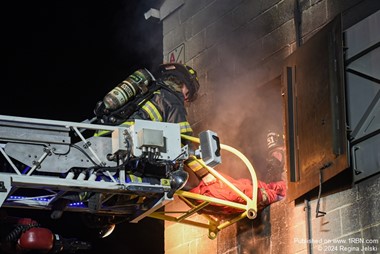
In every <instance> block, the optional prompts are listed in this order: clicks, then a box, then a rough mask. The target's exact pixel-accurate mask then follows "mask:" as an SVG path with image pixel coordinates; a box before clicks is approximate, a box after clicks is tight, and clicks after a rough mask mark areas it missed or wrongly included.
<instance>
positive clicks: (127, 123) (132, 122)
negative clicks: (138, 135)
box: [94, 121, 135, 137]
mask: <svg viewBox="0 0 380 254" xmlns="http://www.w3.org/2000/svg"><path fill="white" fill-rule="evenodd" d="M134 124H135V122H134V121H126V122H124V123H122V124H121V126H123V127H130V126H132V125H134ZM109 133H111V131H107V130H99V131H97V132H95V134H94V136H95V137H101V136H104V135H107V134H109Z"/></svg>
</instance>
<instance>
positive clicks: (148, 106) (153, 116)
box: [142, 101, 162, 122]
mask: <svg viewBox="0 0 380 254" xmlns="http://www.w3.org/2000/svg"><path fill="white" fill-rule="evenodd" d="M142 109H143V110H144V111H145V112H146V113H147V114H148V115H149V118H150V120H152V121H155V122H162V116H161V114H160V112H159V111H158V109H157V108H156V106H154V104H153V103H151V102H150V101H147V102H146V103H145V104H144V106H142Z"/></svg>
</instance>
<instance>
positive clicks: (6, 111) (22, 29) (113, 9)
mask: <svg viewBox="0 0 380 254" xmlns="http://www.w3.org/2000/svg"><path fill="white" fill-rule="evenodd" d="M161 2H162V1H160V0H143V1H140V0H133V1H132V0H125V1H122V0H111V1H106V0H104V1H89V0H84V1H43V2H42V1H6V2H2V3H1V7H0V13H1V14H0V18H1V45H2V46H1V49H2V54H1V61H2V62H3V64H2V68H1V69H2V71H1V75H0V83H1V100H0V114H1V115H13V116H22V117H34V118H43V119H52V120H64V121H73V122H80V121H83V120H85V119H88V118H92V117H93V108H94V106H95V104H96V102H97V101H99V100H101V99H102V98H103V97H104V95H105V94H106V93H108V92H109V91H110V90H111V89H112V88H113V87H115V86H116V85H117V84H118V83H119V82H120V81H122V80H123V79H124V78H126V77H127V76H128V75H129V74H131V73H132V72H133V71H135V70H136V69H138V68H142V67H146V68H148V69H150V70H153V69H154V67H155V66H157V65H158V64H159V63H161V61H162V24H161V23H159V22H157V21H152V20H149V21H147V20H145V19H144V13H145V12H146V11H147V10H149V8H151V7H159V6H160V5H161ZM15 214H16V215H18V216H26V217H31V216H36V218H37V219H39V220H40V221H41V222H42V223H43V224H45V225H48V226H49V227H50V226H51V227H52V229H53V230H55V232H56V233H59V234H62V236H64V237H78V238H82V239H84V240H90V241H93V243H94V244H95V248H94V249H95V250H92V251H87V252H84V253H112V254H114V253H116V254H117V253H123V254H124V253H125V254H139V253H144V254H145V253H153V254H160V253H163V222H162V221H157V220H153V219H144V220H143V221H141V222H139V223H137V224H130V223H123V224H120V225H118V226H117V227H116V230H115V232H114V233H113V234H112V235H111V236H109V237H108V238H105V239H102V240H98V239H96V238H95V237H94V236H93V235H92V233H91V232H89V231H88V230H87V229H84V227H83V225H82V224H81V222H80V220H78V219H77V217H78V216H77V215H76V214H70V213H68V214H66V215H64V217H63V218H62V219H61V220H57V221H51V220H49V218H48V215H49V214H48V213H44V212H38V211H28V210H17V211H16V212H15ZM69 225H70V226H69Z"/></svg>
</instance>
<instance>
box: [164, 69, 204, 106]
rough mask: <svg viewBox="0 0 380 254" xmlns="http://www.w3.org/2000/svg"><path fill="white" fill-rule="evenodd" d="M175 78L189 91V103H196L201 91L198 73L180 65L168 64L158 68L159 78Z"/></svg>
mask: <svg viewBox="0 0 380 254" xmlns="http://www.w3.org/2000/svg"><path fill="white" fill-rule="evenodd" d="M169 76H175V77H177V78H178V79H179V80H181V81H182V82H183V83H185V85H186V87H187V89H189V101H194V100H195V99H196V98H197V94H198V90H199V86H200V85H199V82H198V76H197V72H196V71H195V70H194V69H193V68H191V67H190V66H187V65H185V64H180V63H167V64H161V65H160V66H159V67H158V71H157V77H158V78H165V77H169Z"/></svg>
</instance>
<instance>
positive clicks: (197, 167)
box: [186, 160, 203, 172]
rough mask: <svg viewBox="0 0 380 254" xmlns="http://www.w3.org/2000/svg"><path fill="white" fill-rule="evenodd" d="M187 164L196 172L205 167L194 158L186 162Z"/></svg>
mask: <svg viewBox="0 0 380 254" xmlns="http://www.w3.org/2000/svg"><path fill="white" fill-rule="evenodd" d="M186 164H187V166H189V168H191V170H193V171H194V172H196V171H198V170H200V169H202V168H203V166H202V164H200V163H199V162H198V161H196V160H192V161H190V162H186Z"/></svg>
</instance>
